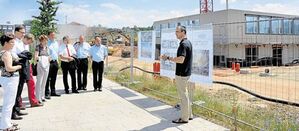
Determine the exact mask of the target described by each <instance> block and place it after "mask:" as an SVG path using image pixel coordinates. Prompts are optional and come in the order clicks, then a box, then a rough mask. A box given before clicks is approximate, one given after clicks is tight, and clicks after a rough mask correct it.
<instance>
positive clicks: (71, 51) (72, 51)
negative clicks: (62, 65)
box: [58, 43, 76, 62]
mask: <svg viewBox="0 0 299 131" xmlns="http://www.w3.org/2000/svg"><path fill="white" fill-rule="evenodd" d="M67 47H68V50H69V53H68V51H67ZM58 54H59V55H62V56H64V57H68V56H74V55H76V50H75V48H74V47H73V46H72V45H71V44H68V45H67V44H64V43H63V44H62V45H61V46H60V47H59V51H58ZM61 61H64V62H69V60H68V59H63V58H61Z"/></svg>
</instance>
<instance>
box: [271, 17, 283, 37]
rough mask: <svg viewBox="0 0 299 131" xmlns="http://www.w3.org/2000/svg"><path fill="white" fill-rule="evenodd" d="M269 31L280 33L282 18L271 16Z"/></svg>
mask: <svg viewBox="0 0 299 131" xmlns="http://www.w3.org/2000/svg"><path fill="white" fill-rule="evenodd" d="M271 33H272V34H282V19H280V18H272V20H271Z"/></svg>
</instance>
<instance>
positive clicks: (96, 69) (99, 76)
mask: <svg viewBox="0 0 299 131" xmlns="http://www.w3.org/2000/svg"><path fill="white" fill-rule="evenodd" d="M103 71H104V62H103V61H101V62H95V61H93V62H92V74H93V87H94V89H101V88H102V81H103Z"/></svg>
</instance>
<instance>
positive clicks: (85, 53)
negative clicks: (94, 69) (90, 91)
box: [74, 35, 90, 90]
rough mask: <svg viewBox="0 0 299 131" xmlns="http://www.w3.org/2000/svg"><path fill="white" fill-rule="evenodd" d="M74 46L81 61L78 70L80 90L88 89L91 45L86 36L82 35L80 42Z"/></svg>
mask: <svg viewBox="0 0 299 131" xmlns="http://www.w3.org/2000/svg"><path fill="white" fill-rule="evenodd" d="M74 48H75V50H76V52H77V58H78V61H79V63H78V70H77V78H78V80H77V81H78V90H86V86H87V73H88V57H89V56H90V55H89V49H90V45H89V44H88V43H87V42H85V39H84V36H83V35H81V36H80V37H79V42H77V43H75V44H74ZM82 75H83V80H82Z"/></svg>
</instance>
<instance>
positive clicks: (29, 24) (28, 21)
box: [23, 20, 32, 26]
mask: <svg viewBox="0 0 299 131" xmlns="http://www.w3.org/2000/svg"><path fill="white" fill-rule="evenodd" d="M23 24H24V25H25V26H31V24H32V20H24V21H23Z"/></svg>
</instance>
